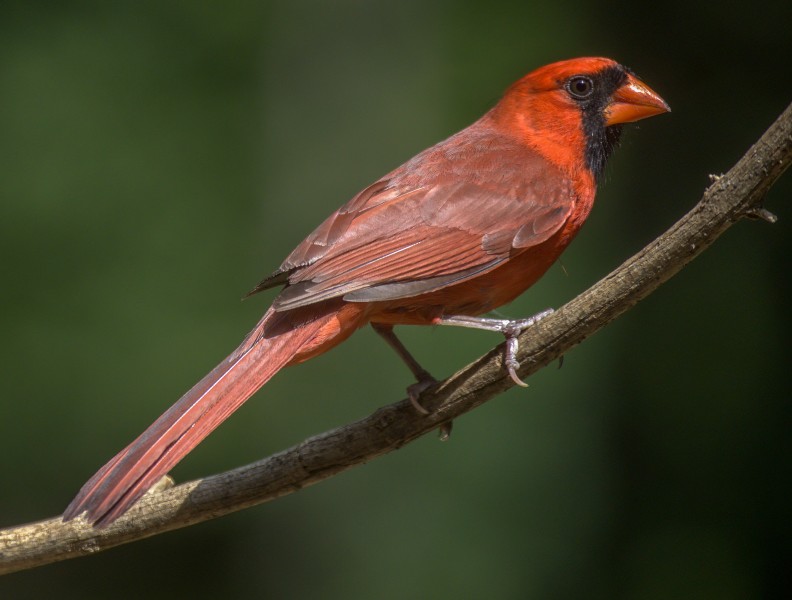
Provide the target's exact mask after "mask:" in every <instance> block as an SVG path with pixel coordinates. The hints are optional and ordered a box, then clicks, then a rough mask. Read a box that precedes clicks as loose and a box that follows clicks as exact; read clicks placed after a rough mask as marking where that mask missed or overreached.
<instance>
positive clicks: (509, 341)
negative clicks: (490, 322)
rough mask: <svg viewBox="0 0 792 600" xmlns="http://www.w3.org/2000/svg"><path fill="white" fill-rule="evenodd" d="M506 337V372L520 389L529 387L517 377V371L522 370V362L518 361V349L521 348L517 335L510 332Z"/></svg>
mask: <svg viewBox="0 0 792 600" xmlns="http://www.w3.org/2000/svg"><path fill="white" fill-rule="evenodd" d="M506 336H507V337H506V356H505V357H504V360H503V363H504V365H506V371H507V372H508V373H509V377H510V378H511V380H512V381H513V382H514V383H516V384H517V385H519V386H520V387H528V384H527V383H525V382H524V381H523V380H522V379H520V377H519V376H518V375H517V369H519V368H520V361H518V360H517V349H518V348H519V342H518V341H517V333H514V332H509V333H507V334H506Z"/></svg>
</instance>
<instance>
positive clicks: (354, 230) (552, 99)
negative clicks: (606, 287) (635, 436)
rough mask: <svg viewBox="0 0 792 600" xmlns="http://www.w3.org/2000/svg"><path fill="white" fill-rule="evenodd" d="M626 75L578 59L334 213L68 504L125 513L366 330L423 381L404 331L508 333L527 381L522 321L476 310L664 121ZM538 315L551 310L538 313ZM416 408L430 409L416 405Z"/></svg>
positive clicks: (552, 69) (557, 66) (519, 88)
mask: <svg viewBox="0 0 792 600" xmlns="http://www.w3.org/2000/svg"><path fill="white" fill-rule="evenodd" d="M669 110H670V109H669V107H668V105H667V104H666V103H665V101H664V100H663V99H662V98H660V96H658V95H657V94H656V93H655V92H653V91H652V90H651V89H650V88H649V87H647V86H646V85H645V84H644V83H642V82H641V81H639V80H638V79H637V78H636V77H635V75H634V74H633V73H632V71H630V70H629V69H627V68H626V67H624V66H622V65H620V64H618V63H616V62H614V61H612V60H610V59H606V58H578V59H573V60H567V61H562V62H557V63H554V64H551V65H547V66H545V67H541V68H539V69H537V70H535V71H533V72H532V73H529V74H528V75H526V76H525V77H523V78H522V79H520V80H519V81H517V82H516V83H514V84H513V85H512V86H511V87H510V88H509V89H508V90H507V91H506V93H505V94H504V96H503V98H502V99H501V100H500V101H499V102H498V103H497V104H496V105H495V106H494V107H493V108H492V109H491V110H490V111H489V112H487V113H486V114H485V115H484V116H483V117H481V118H480V119H479V120H478V121H476V122H475V123H473V124H472V125H470V126H469V127H467V128H466V129H463V130H462V131H460V132H459V133H457V134H456V135H453V136H451V137H450V138H448V139H447V140H445V141H443V142H440V143H439V144H437V145H435V146H432V147H431V148H429V149H427V150H424V151H423V152H421V153H420V154H418V155H417V156H415V157H414V158H412V159H411V160H409V161H407V162H406V163H405V164H403V165H402V166H400V167H399V168H397V169H396V170H394V171H391V172H390V173H388V174H387V175H385V176H384V177H383V178H381V179H379V180H378V181H376V182H375V183H373V184H372V185H370V186H369V187H367V188H366V189H364V190H363V191H362V192H360V193H359V194H357V195H356V196H355V197H354V198H352V199H351V200H350V201H349V202H347V203H346V204H345V205H344V206H342V207H341V208H340V209H338V210H337V211H336V212H334V213H333V214H332V215H330V217H328V218H327V219H326V220H325V221H324V223H322V224H321V225H320V226H319V227H318V228H317V229H316V230H315V231H314V232H313V233H312V234H311V235H309V236H308V237H307V238H305V240H304V241H303V242H302V243H301V244H300V245H299V246H297V248H296V249H295V250H294V251H293V252H292V253H291V254H290V255H289V256H288V257H287V258H286V260H285V261H284V262H283V264H282V265H281V266H280V268H279V269H278V270H277V271H275V272H274V273H273V274H272V275H270V276H269V277H267V278H266V279H264V280H263V281H262V282H261V283H260V284H259V285H258V286H257V287H256V288H255V289H254V290H253V292H251V293H255V292H258V291H260V290H265V289H267V288H271V287H275V286H283V289H282V290H281V292H280V294H279V295H278V296H277V297H276V298H275V300H274V301H273V303H272V306H271V307H270V308H269V310H267V312H266V314H265V315H264V317H263V318H262V319H261V321H259V323H258V324H257V325H256V327H255V328H254V329H253V330H252V331H251V332H250V333H249V334H248V335H247V337H246V338H245V340H244V341H243V342H242V344H241V345H240V346H239V348H237V349H236V350H234V351H233V352H232V353H231V354H230V355H229V356H228V357H227V358H226V359H225V360H224V361H223V362H221V363H220V364H219V365H218V366H217V367H215V368H214V370H213V371H211V372H210V373H209V374H208V375H206V376H205V377H204V378H203V379H202V380H201V381H199V382H198V383H197V384H196V385H195V386H194V387H193V388H192V389H191V390H190V391H188V392H187V393H186V394H185V395H184V396H183V397H182V398H181V399H180V400H179V401H178V402H177V403H176V404H174V405H173V406H172V407H171V408H170V409H168V410H167V411H166V412H165V413H164V414H163V415H162V416H161V417H159V419H157V420H156V421H155V422H154V423H153V424H152V425H151V426H150V427H149V428H148V429H147V430H146V431H144V432H143V434H142V435H141V436H140V437H138V438H137V439H136V440H135V441H134V442H132V443H131V444H130V445H129V446H127V447H126V448H125V449H124V450H122V451H121V452H120V453H119V454H118V455H116V456H115V457H114V458H113V459H112V460H111V461H110V462H108V463H107V464H106V465H105V466H104V467H102V468H101V469H100V470H99V472H97V473H96V474H95V475H94V476H93V477H92V478H91V479H90V480H89V481H88V482H87V483H86V484H85V485H84V486H83V487H82V489H81V490H80V492H79V494H78V495H77V497H76V498H75V499H74V500H73V501H72V503H71V504H70V505H69V507H68V508H67V509H66V511H65V513H64V515H63V517H64V520H67V521H68V520H70V519H73V518H75V517H76V516H78V515H80V514H81V513H84V512H85V513H86V518H87V520H88V521H89V522H90V523H93V524H94V525H95V526H99V527H101V526H106V525H108V524H110V523H112V522H113V521H115V520H116V519H117V518H118V517H120V516H121V515H122V514H124V512H125V511H127V509H129V507H130V506H131V505H132V504H134V503H135V502H136V501H137V500H138V499H139V498H140V497H141V496H142V495H143V494H144V493H145V492H146V491H147V490H148V489H149V488H150V487H151V486H152V485H153V484H154V483H156V482H157V481H158V480H159V479H160V478H161V477H162V476H163V475H165V474H166V473H167V472H168V471H169V470H170V469H171V468H172V467H173V466H174V465H175V464H176V463H178V462H179V461H180V460H181V459H182V458H183V457H184V456H185V455H186V454H187V453H188V452H189V451H190V450H192V449H193V448H194V447H195V446H196V445H197V444H198V443H199V442H200V441H201V440H203V439H204V438H205V437H206V436H207V435H208V434H209V433H210V432H211V431H212V430H214V429H215V427H217V426H218V425H219V424H220V423H221V422H223V421H224V420H225V419H226V418H227V417H228V416H229V415H231V413H233V412H234V411H235V410H236V409H237V408H239V407H240V405H241V404H242V403H243V402H245V400H247V399H248V398H249V397H250V396H251V395H252V394H253V393H254V392H256V390H258V389H259V388H260V387H261V386H262V385H264V383H266V382H267V381H268V380H269V379H270V378H271V377H272V376H273V375H275V373H277V372H278V371H279V370H281V369H282V368H284V367H286V366H289V365H294V364H298V363H301V362H303V361H305V360H308V359H309V358H312V357H314V356H317V355H319V354H322V353H324V352H327V351H328V350H329V349H330V348H332V347H333V346H335V345H336V344H339V343H341V342H342V341H344V340H345V339H346V338H347V337H349V336H350V335H351V334H352V332H353V331H355V330H356V329H358V328H360V327H362V326H364V325H365V324H366V323H371V324H372V326H373V327H374V328H375V329H376V330H377V332H378V333H380V334H381V335H382V336H383V337H384V338H385V339H386V341H388V342H389V343H390V345H391V346H393V347H394V349H396V351H397V352H398V353H399V355H400V356H401V357H402V358H403V359H404V360H405V362H406V363H407V365H408V366H409V367H410V369H411V370H412V372H413V374H414V375H415V376H416V378H417V379H418V385H417V386H411V389H410V397H411V399H413V400H415V399H416V396H417V394H418V393H419V392H420V389H421V388H422V387H425V386H426V383H427V382H431V381H432V379H431V376H430V375H429V374H428V372H427V371H425V370H424V369H422V368H421V367H420V365H418V363H417V362H416V361H415V359H413V358H412V357H411V356H410V354H409V353H408V352H407V350H406V349H405V348H404V346H402V345H401V343H400V342H399V340H398V339H397V338H396V336H395V335H394V333H393V326H394V325H430V324H432V325H434V324H450V325H463V326H470V327H478V328H482V329H489V330H494V331H500V332H501V333H503V334H504V335H506V338H507V342H508V343H507V351H506V356H505V359H504V365H505V367H506V369H507V370H508V372H509V374H510V376H511V377H512V378H513V379H515V381H517V382H519V380H518V378H517V375H516V369H517V367H518V366H519V365H518V364H517V361H516V359H515V352H516V349H517V348H516V339H517V338H516V336H517V334H518V333H519V332H520V331H521V330H522V329H525V328H526V327H527V326H529V325H530V324H531V323H532V322H533V321H534V320H535V318H532V319H525V320H521V321H506V320H498V319H484V318H480V317H478V315H481V314H484V313H487V312H489V311H491V310H493V309H496V308H498V307H499V306H501V305H503V304H506V303H508V302H510V301H512V300H513V299H514V298H516V297H517V296H518V295H520V294H521V293H522V292H523V291H525V290H526V289H528V288H529V287H530V286H531V285H533V283H534V282H536V281H537V279H539V277H541V276H542V275H543V274H544V272H545V271H546V270H547V269H548V268H549V267H550V265H551V264H553V262H555V260H556V259H557V258H558V256H559V255H560V254H561V252H562V251H563V250H564V248H565V247H566V246H567V244H569V242H570V241H571V240H572V238H574V237H575V235H576V234H577V232H578V230H579V229H580V227H581V225H582V224H583V222H584V221H585V220H586V218H587V216H588V214H589V211H590V210H591V207H592V204H593V202H594V193H595V191H596V185H597V180H598V179H599V178H600V176H601V175H602V173H603V169H604V167H605V162H606V160H607V158H608V156H609V155H610V154H611V152H612V151H613V150H614V148H615V146H616V145H617V143H618V140H619V135H620V133H621V124H622V123H626V122H630V121H637V120H639V119H643V118H646V117H650V116H653V115H657V114H660V113H664V112H667V111H669ZM539 316H541V315H539ZM414 404H415V405H416V408H418V409H419V410H422V407H421V406H420V404H419V403H418V402H417V401H415V402H414Z"/></svg>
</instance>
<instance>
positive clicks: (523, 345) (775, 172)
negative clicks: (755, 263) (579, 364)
mask: <svg viewBox="0 0 792 600" xmlns="http://www.w3.org/2000/svg"><path fill="white" fill-rule="evenodd" d="M791 161H792V105H790V106H789V107H787V109H786V110H785V111H784V112H783V113H782V114H781V116H780V117H779V118H778V120H777V121H776V122H775V123H774V124H773V125H772V126H771V127H770V129H768V130H767V132H766V133H765V134H764V135H763V136H762V138H761V139H760V140H759V141H758V142H757V143H756V144H755V145H754V146H753V147H751V148H750V149H749V150H748V152H747V153H746V154H745V156H743V158H742V159H740V161H739V162H738V163H737V164H736V165H735V166H734V167H733V168H732V169H731V170H730V171H729V172H728V173H726V174H725V175H723V176H720V177H713V180H714V182H713V184H712V185H711V186H710V187H709V188H708V189H707V190H706V191H705V193H704V196H703V197H702V199H701V200H700V201H699V203H698V204H697V205H696V206H695V207H694V208H693V210H691V211H690V212H689V213H688V214H686V215H685V216H684V217H682V219H680V220H679V221H678V222H677V223H676V224H674V225H673V226H672V227H671V228H670V229H669V230H668V231H667V232H666V233H664V234H663V235H661V236H660V237H659V238H657V239H656V240H654V241H653V242H652V243H650V244H649V245H648V246H647V247H646V248H644V249H643V250H641V251H640V252H639V253H638V254H636V255H635V256H633V257H632V258H630V259H629V260H628V261H627V262H625V263H624V264H623V265H621V266H620V267H619V268H617V269H616V270H614V271H613V272H612V273H610V274H609V275H608V276H606V277H605V278H604V279H602V280H601V281H599V282H598V283H597V284H595V285H594V286H592V287H591V288H589V289H588V290H587V291H586V292H584V293H583V294H581V295H580V296H578V297H577V298H575V299H574V300H572V301H571V302H569V303H568V304H566V305H565V306H564V307H562V308H561V309H560V310H558V311H556V312H555V313H554V314H552V315H551V316H549V317H547V318H545V319H543V320H542V321H541V322H540V323H538V324H537V325H535V326H534V327H531V328H530V330H528V331H527V332H526V333H524V334H523V335H522V336H521V337H520V352H519V360H520V362H521V364H522V365H523V366H522V368H521V370H520V375H522V376H523V377H527V376H529V375H531V374H533V373H535V372H536V371H538V370H539V369H541V368H542V367H544V366H546V365H547V364H549V363H551V362H553V361H555V360H556V359H558V358H559V357H560V356H562V355H563V354H564V353H565V352H567V351H568V350H569V349H570V348H572V347H573V346H575V345H577V344H579V343H580V342H582V341H583V340H584V339H585V338H586V337H588V336H590V335H591V334H593V333H594V332H596V331H598V330H599V329H601V328H602V327H604V326H605V325H607V324H608V323H610V322H611V321H613V320H614V319H616V318H617V317H618V316H619V315H621V314H622V313H624V312H625V311H627V310H629V309H630V308H631V307H632V306H634V305H635V304H636V303H637V302H638V301H640V300H641V299H643V298H645V297H646V296H647V295H649V294H651V293H652V292H653V291H654V290H656V289H657V288H658V287H659V286H660V285H661V284H662V283H663V282H665V281H666V280H668V279H669V278H670V277H672V276H673V275H674V274H675V273H677V272H678V271H679V270H680V269H681V268H682V267H684V266H685V265H686V264H687V263H688V262H690V261H691V260H693V259H694V258H695V257H696V256H698V255H699V254H701V253H702V252H703V251H704V250H705V249H706V248H707V247H708V246H710V245H711V244H712V243H713V242H714V241H715V239H716V238H717V237H718V236H720V234H722V233H723V232H724V231H725V230H726V229H728V228H729V227H730V226H731V225H733V224H734V223H735V222H737V221H738V220H740V219H741V218H743V217H752V218H762V219H764V220H767V221H770V222H774V220H775V217H774V216H773V215H772V214H771V213H770V212H768V211H767V210H765V209H763V208H762V206H761V204H762V200H763V198H764V196H765V194H766V193H767V191H768V190H769V189H770V187H771V186H772V185H773V184H774V183H775V181H776V180H777V179H778V178H779V177H780V176H781V174H782V173H783V172H784V170H786V168H787V167H788V166H789V164H790V162H791ZM502 356H503V347H502V346H499V347H497V348H495V349H493V350H492V351H491V352H489V353H488V354H487V355H485V356H483V357H481V358H479V359H478V360H477V361H475V362H474V363H472V364H470V365H468V366H467V367H465V368H464V369H462V370H461V371H459V372H458V373H456V374H454V375H452V376H451V377H449V378H448V379H446V380H445V381H442V382H440V383H438V384H437V385H435V386H434V387H433V388H431V389H430V390H427V392H425V393H424V394H423V395H422V397H421V403H422V404H423V405H424V406H425V407H427V408H429V409H430V410H431V411H432V412H431V414H429V415H427V416H423V415H419V414H417V412H416V411H415V410H414V409H413V408H412V407H411V406H410V403H409V402H408V401H406V400H402V401H401V402H397V403H396V404H392V405H390V406H386V407H383V408H381V409H379V410H377V411H376V412H374V413H373V414H372V415H370V416H368V417H366V418H364V419H361V420H359V421H356V422H354V423H350V424H349V425H345V426H343V427H339V428H337V429H333V430H332V431H328V432H326V433H323V434H321V435H317V436H315V437H312V438H309V439H307V440H305V441H304V442H302V443H300V444H298V445H296V446H293V447H291V448H289V449H287V450H284V451H282V452H279V453H278V454H275V455H273V456H270V457H269V458H266V459H264V460H261V461H258V462H256V463H253V464H251V465H247V466H244V467H241V468H238V469H234V470H232V471H228V472H225V473H221V474H219V475H213V476H211V477H207V478H205V479H201V480H197V481H192V482H188V483H185V484H182V485H179V486H176V487H173V488H171V489H167V490H166V491H160V492H157V491H155V492H152V493H149V494H147V495H146V496H145V497H144V498H143V499H142V500H141V501H140V502H139V503H138V504H137V505H136V506H134V507H133V508H132V509H131V510H130V511H129V513H127V514H126V515H125V516H124V517H122V518H121V519H120V520H118V521H117V522H116V523H114V524H113V525H111V526H110V527H108V528H107V529H101V530H96V529H93V528H91V527H89V526H87V525H86V524H85V522H84V521H82V520H75V521H72V522H70V523H63V522H62V521H61V519H60V517H56V518H54V519H49V520H46V521H40V522H38V523H32V524H28V525H21V526H19V527H14V528H11V529H6V530H2V531H0V574H4V573H10V572H13V571H18V570H22V569H28V568H32V567H36V566H40V565H44V564H48V563H51V562H55V561H59V560H64V559H67V558H74V557H77V556H83V555H86V554H92V553H94V552H99V551H101V550H105V549H107V548H111V547H113V546H117V545H119V544H124V543H127V542H131V541H134V540H139V539H142V538H145V537H149V536H152V535H156V534H158V533H162V532H164V531H170V530H172V529H178V528H180V527H186V526H188V525H192V524H194V523H199V522H201V521H206V520H208V519H213V518H215V517H219V516H221V515H224V514H227V513H230V512H234V511H237V510H241V509H243V508H247V507H249V506H254V505H256V504H261V503H263V502H267V501H269V500H273V499H275V498H278V497H280V496H285V495H286V494H290V493H292V492H295V491H297V490H299V489H302V488H304V487H306V486H309V485H312V484H314V483H317V482H319V481H322V480H323V479H327V478H328V477H331V476H333V475H335V474H336V473H340V472H342V471H345V470H346V469H349V468H351V467H354V466H356V465H360V464H363V463H365V462H368V461H370V460H372V459H373V458H376V457H378V456H380V455H382V454H386V453H388V452H391V451H393V450H396V449H398V448H400V447H401V446H403V445H404V444H407V443H409V442H411V441H412V440H414V439H416V438H418V437H420V436H422V435H424V434H426V433H428V432H430V431H432V430H433V429H436V428H437V427H438V426H440V425H442V424H443V423H447V422H449V421H451V420H453V419H455V418H456V417H459V416H460V415H462V414H464V413H466V412H469V411H471V410H473V409H474V408H476V407H477V406H479V405H481V404H483V403H484V402H487V401H488V400H490V399H491V398H493V397H494V396H496V395H497V394H499V393H501V392H503V391H504V390H506V389H508V388H509V387H511V386H512V385H513V384H512V383H511V381H510V380H509V378H508V377H506V376H505V370H504V369H503V367H502V362H501V361H502Z"/></svg>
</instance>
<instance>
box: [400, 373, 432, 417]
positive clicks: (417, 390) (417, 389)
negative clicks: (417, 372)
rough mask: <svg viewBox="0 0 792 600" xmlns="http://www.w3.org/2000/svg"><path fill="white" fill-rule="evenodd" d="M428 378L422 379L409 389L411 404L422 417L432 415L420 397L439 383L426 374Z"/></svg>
mask: <svg viewBox="0 0 792 600" xmlns="http://www.w3.org/2000/svg"><path fill="white" fill-rule="evenodd" d="M426 375H427V376H426V377H422V378H421V379H419V380H418V381H416V382H415V383H413V384H412V385H410V386H408V387H407V397H408V398H409V399H410V404H412V405H413V408H414V409H415V410H416V411H417V412H419V413H420V414H422V415H428V414H430V413H431V411H430V410H428V409H426V408H424V406H423V405H422V404H421V403H420V402H419V400H418V397H419V396H420V395H421V394H422V393H423V392H424V391H426V390H427V389H429V388H430V387H432V386H433V385H434V384H435V383H437V379H435V378H434V377H432V376H431V375H429V374H428V373H427V374H426Z"/></svg>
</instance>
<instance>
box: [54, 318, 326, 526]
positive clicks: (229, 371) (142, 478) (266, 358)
mask: <svg viewBox="0 0 792 600" xmlns="http://www.w3.org/2000/svg"><path fill="white" fill-rule="evenodd" d="M274 315H275V313H273V311H272V310H270V311H268V312H267V314H266V315H265V316H264V318H263V319H262V320H261V321H260V322H259V324H258V326H257V327H256V329H254V330H253V332H251V334H250V335H249V336H248V337H247V338H246V339H245V341H244V342H243V343H242V345H241V346H240V347H239V348H237V350H235V351H234V352H233V353H231V354H230V355H229V356H228V357H227V358H226V359H225V360H224V361H223V362H221V363H220V364H219V365H217V366H216V367H215V368H214V369H213V370H212V371H211V372H210V373H209V374H208V375H206V376H205V377H204V378H203V379H201V381H199V382H198V383H197V384H196V385H195V386H194V387H193V388H192V389H191V390H190V391H188V392H187V393H186V394H184V396H182V397H181V399H180V400H179V401H178V402H176V404H174V405H173V406H171V407H170V408H169V409H168V410H167V411H166V412H165V413H164V414H163V415H162V416H160V417H159V418H158V419H157V420H156V421H155V422H154V423H153V424H152V425H151V426H150V427H149V428H148V429H146V431H144V432H143V433H142V434H141V435H140V436H139V437H138V438H137V439H136V440H135V441H134V442H132V443H131V444H130V445H129V446H127V447H126V448H125V449H124V450H122V451H121V452H120V453H118V454H117V455H116V456H115V457H114V458H113V459H112V460H110V461H109V462H108V463H107V464H106V465H105V466H104V467H102V468H101V469H100V470H99V471H98V472H97V473H96V474H95V475H94V476H93V477H92V478H91V479H90V480H88V482H87V483H86V484H85V485H84V486H83V487H82V489H81V490H80V492H79V493H78V494H77V497H76V498H75V499H74V500H73V501H72V502H71V504H69V506H68V507H67V509H66V511H65V512H64V514H63V519H64V520H65V521H69V520H71V519H73V518H75V517H77V516H78V515H80V514H82V513H83V512H85V513H87V514H86V518H87V520H88V521H89V522H91V523H93V524H94V525H95V526H97V527H102V526H106V525H109V524H110V523H112V522H113V521H115V520H116V519H117V518H118V517H120V516H121V515H122V514H123V513H124V512H126V510H127V509H128V508H129V507H130V506H132V505H133V504H134V503H135V502H137V500H139V499H140V497H141V496H143V495H144V494H145V493H146V491H148V489H149V488H150V487H151V486H152V485H154V484H155V483H156V482H157V481H158V480H159V479H160V478H161V477H162V476H163V475H165V474H166V473H167V472H168V471H169V470H170V469H171V468H173V467H174V466H175V465H176V463H178V462H179V461H180V460H181V459H182V458H183V457H184V456H185V455H186V454H187V453H188V452H190V450H192V449H193V448H195V446H197V445H198V443H200V442H201V441H202V440H203V439H204V438H205V437H206V436H207V435H209V434H210V433H211V432H212V431H213V430H214V429H215V428H216V427H217V426H218V425H220V423H222V422H223V421H224V420H225V419H226V418H228V416H229V415H231V413H233V412H234V411H235V410H236V409H238V408H239V407H240V406H241V405H242V404H243V403H244V402H245V401H246V400H247V399H248V398H250V396H252V395H253V394H254V393H255V392H256V390H258V389H259V388H260V387H261V386H262V385H264V384H265V383H266V382H267V381H268V380H269V379H270V378H272V376H273V375H275V374H276V373H277V372H278V371H279V370H280V369H282V368H283V367H284V366H286V365H287V364H289V362H291V361H292V360H293V359H294V358H295V356H297V355H298V354H299V353H300V351H301V350H303V351H304V350H305V348H306V346H307V345H310V344H312V343H315V340H316V338H317V337H320V338H321V337H324V336H323V335H322V329H323V328H324V327H325V326H326V325H328V323H329V322H330V321H331V320H332V319H333V317H334V316H335V315H334V314H333V313H330V314H325V315H323V316H321V317H320V318H316V319H314V320H310V321H308V322H303V323H300V324H299V325H298V326H296V327H293V328H292V327H288V328H286V329H285V330H284V331H283V332H281V333H278V334H276V335H274V336H272V337H264V331H265V330H266V328H267V326H268V325H269V324H270V321H272V320H273V316H274ZM276 318H277V317H276Z"/></svg>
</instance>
